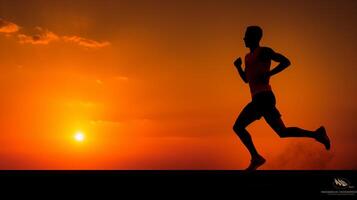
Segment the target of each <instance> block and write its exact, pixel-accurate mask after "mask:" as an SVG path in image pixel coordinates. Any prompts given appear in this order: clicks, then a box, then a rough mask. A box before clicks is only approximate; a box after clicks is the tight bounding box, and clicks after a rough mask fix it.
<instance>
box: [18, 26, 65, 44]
mask: <svg viewBox="0 0 357 200" xmlns="http://www.w3.org/2000/svg"><path fill="white" fill-rule="evenodd" d="M35 30H36V33H35V34H33V35H26V34H19V35H18V36H17V37H18V38H19V42H20V43H29V44H42V45H43V44H49V43H50V42H53V41H58V40H59V39H60V37H59V36H58V35H56V34H55V33H53V32H51V31H49V30H46V29H43V28H41V27H36V28H35Z"/></svg>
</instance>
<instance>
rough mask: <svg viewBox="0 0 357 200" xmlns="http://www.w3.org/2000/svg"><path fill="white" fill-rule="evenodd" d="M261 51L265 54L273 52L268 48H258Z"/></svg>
mask: <svg viewBox="0 0 357 200" xmlns="http://www.w3.org/2000/svg"><path fill="white" fill-rule="evenodd" d="M260 49H261V51H263V52H267V53H272V52H274V50H273V49H272V48H270V47H266V46H263V47H260Z"/></svg>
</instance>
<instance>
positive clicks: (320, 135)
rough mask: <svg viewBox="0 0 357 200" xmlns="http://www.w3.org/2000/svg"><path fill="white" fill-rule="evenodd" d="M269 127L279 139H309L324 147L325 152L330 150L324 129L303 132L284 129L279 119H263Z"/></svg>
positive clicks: (295, 129)
mask: <svg viewBox="0 0 357 200" xmlns="http://www.w3.org/2000/svg"><path fill="white" fill-rule="evenodd" d="M264 118H265V120H266V122H267V123H268V124H269V126H270V127H271V128H272V129H273V130H274V131H275V132H276V133H277V134H278V135H279V136H280V137H281V138H286V137H309V138H313V139H315V140H317V141H318V142H320V143H322V144H324V145H325V148H326V149H327V150H329V149H330V139H329V138H328V136H327V135H326V130H325V128H324V127H320V128H319V129H317V130H316V131H309V130H304V129H301V128H298V127H286V126H285V124H284V122H283V120H282V119H281V117H264Z"/></svg>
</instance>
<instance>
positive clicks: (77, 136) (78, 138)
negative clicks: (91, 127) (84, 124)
mask: <svg viewBox="0 0 357 200" xmlns="http://www.w3.org/2000/svg"><path fill="white" fill-rule="evenodd" d="M84 138H85V137H84V134H83V133H82V132H81V131H78V132H76V133H75V134H74V139H75V140H76V141H77V142H82V141H83V140H84Z"/></svg>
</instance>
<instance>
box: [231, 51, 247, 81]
mask: <svg viewBox="0 0 357 200" xmlns="http://www.w3.org/2000/svg"><path fill="white" fill-rule="evenodd" d="M234 65H235V66H236V68H237V70H238V73H239V75H240V77H241V78H242V80H243V81H244V83H248V81H247V77H246V75H245V72H244V71H243V69H242V59H241V58H240V57H239V58H238V59H237V60H236V61H234Z"/></svg>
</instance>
